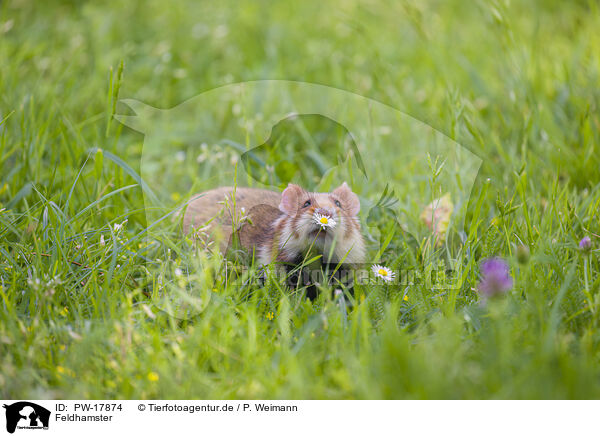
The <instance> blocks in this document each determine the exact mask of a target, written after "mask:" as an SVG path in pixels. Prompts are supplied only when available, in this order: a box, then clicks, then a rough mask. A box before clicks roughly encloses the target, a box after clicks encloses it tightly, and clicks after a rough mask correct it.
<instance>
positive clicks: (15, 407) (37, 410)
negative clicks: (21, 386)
mask: <svg viewBox="0 0 600 436" xmlns="http://www.w3.org/2000/svg"><path fill="white" fill-rule="evenodd" d="M3 407H4V408H5V409H6V431H8V432H9V433H14V432H15V430H16V429H17V428H26V429H48V425H49V422H50V411H49V410H48V409H46V408H44V407H42V406H39V405H37V404H35V403H30V402H29V401H19V402H17V403H13V404H10V405H7V404H4V405H3Z"/></svg>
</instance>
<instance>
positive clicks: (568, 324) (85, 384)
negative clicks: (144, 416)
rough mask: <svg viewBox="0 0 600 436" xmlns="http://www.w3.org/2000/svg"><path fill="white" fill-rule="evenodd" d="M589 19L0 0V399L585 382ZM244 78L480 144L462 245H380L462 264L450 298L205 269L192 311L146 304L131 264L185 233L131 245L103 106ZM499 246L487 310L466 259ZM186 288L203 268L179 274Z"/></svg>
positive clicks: (593, 92) (421, 394)
mask: <svg viewBox="0 0 600 436" xmlns="http://www.w3.org/2000/svg"><path fill="white" fill-rule="evenodd" d="M599 12H600V11H599V5H598V3H597V2H595V1H573V2H562V1H523V2H514V1H513V2H508V1H475V2H462V1H458V0H456V1H409V0H404V1H396V2H374V1H339V2H322V1H319V2H316V1H315V2H312V1H305V2H292V1H286V2H277V3H273V2H266V1H265V2H233V1H232V2H229V1H226V0H225V1H221V2H219V3H218V4H209V3H208V2H207V3H200V2H192V1H176V2H169V3H165V2H159V1H153V0H150V1H131V2H117V1H105V2H84V1H71V2H58V1H48V2H34V1H26V0H14V1H3V2H2V3H1V4H0V65H1V68H0V91H1V92H0V120H1V121H2V124H1V125H0V367H1V368H2V372H1V373H0V397H5V398H40V397H44V398H107V397H108V398H182V397H186V398H190V397H195V398H205V397H206V398H597V397H599V396H600V370H599V367H598V365H599V358H600V354H599V351H600V344H599V341H600V335H599V333H598V311H600V298H599V297H598V296H599V295H600V293H599V292H598V288H599V283H600V278H599V276H598V269H599V265H598V255H597V252H596V251H592V252H591V253H590V254H583V253H581V252H580V250H578V247H577V243H578V241H579V240H580V239H581V238H582V237H584V236H586V235H587V236H590V237H591V238H592V242H593V247H596V246H597V245H598V242H599V240H598V236H597V235H599V234H600V219H599V215H598V210H599V205H600V192H599V186H600V185H599V182H600V171H598V168H599V167H600V157H599V156H600V153H598V144H599V141H600V134H599V130H600V129H599V127H600V118H599V114H598V104H599V99H600V86H599V85H600V33H599V32H598V31H597V29H598V28H599V27H600V13H599ZM258 79H286V80H298V81H306V82H314V83H318V84H323V85H327V86H331V87H334V88H340V89H345V90H348V91H351V92H354V93H358V94H361V95H364V96H366V97H369V98H371V99H374V100H377V101H380V102H382V103H385V104H388V105H390V106H392V107H394V108H397V109H399V110H402V111H404V112H405V113H407V114H409V115H411V116H414V117H415V118H417V119H419V120H422V121H424V122H426V123H427V124H429V125H431V126H432V127H434V128H435V129H437V130H439V131H440V132H442V133H444V134H445V135H447V136H448V137H449V138H451V139H452V140H455V141H457V142H458V143H460V144H461V145H463V146H465V147H466V148H467V149H469V150H470V151H472V152H473V153H475V154H476V155H478V156H479V157H481V159H482V160H483V165H482V168H481V169H480V172H479V175H478V177H477V180H476V183H475V188H474V191H473V195H472V197H471V202H470V203H469V204H468V205H464V207H465V208H467V209H468V210H467V211H466V222H465V231H466V233H467V236H468V238H467V239H466V241H462V242H459V241H456V240H453V241H452V244H451V245H450V244H449V245H448V246H445V247H442V248H441V249H439V250H437V251H435V252H434V253H425V254H427V255H424V251H423V250H419V249H414V248H413V249H411V248H410V247H407V246H406V244H405V243H404V242H403V241H396V240H392V242H391V245H390V247H389V250H388V253H387V258H386V259H385V260H386V262H389V264H390V265H393V266H396V267H407V266H410V267H411V268H417V269H421V270H427V269H428V268H431V265H434V264H436V263H437V262H440V261H442V262H443V261H447V260H448V259H449V258H453V259H456V258H457V259H458V262H459V263H460V265H461V268H462V271H464V277H463V280H462V282H461V287H460V289H458V290H457V291H456V292H450V293H444V292H441V293H440V292H438V291H437V290H433V289H428V288H427V287H426V286H423V285H422V284H421V285H415V286H411V287H409V288H408V289H404V288H402V289H393V290H390V289H387V290H386V289H381V288H380V287H377V286H372V287H364V288H359V289H357V294H356V301H355V302H354V305H353V306H352V307H351V308H348V309H347V310H346V309H343V308H340V304H339V301H332V300H331V299H330V298H326V297H323V298H321V299H320V300H318V301H317V302H316V303H314V304H312V303H309V302H306V301H304V300H303V299H302V298H301V296H298V295H289V293H288V292H285V290H283V289H281V288H280V287H279V286H277V285H276V284H270V285H269V286H266V287H264V288H260V289H254V292H253V293H252V294H251V295H252V296H251V297H250V298H248V299H242V298H240V297H239V296H238V294H237V291H236V288H235V287H234V286H227V285H225V284H223V283H221V285H220V287H217V288H215V289H214V290H213V293H212V297H211V301H210V304H208V306H206V308H205V309H204V311H203V313H202V316H201V317H199V318H198V319H195V320H190V321H177V320H174V319H172V318H170V317H167V316H164V314H162V313H161V312H160V311H158V310H156V308H155V307H154V306H153V304H152V300H151V298H150V297H149V296H148V295H147V293H148V292H147V290H148V289H149V288H150V289H152V286H151V285H152V284H154V285H155V284H156V283H157V280H158V279H159V278H160V277H161V276H160V275H158V276H156V275H154V274H153V273H152V274H151V273H149V272H148V270H147V269H146V265H147V262H149V261H152V262H157V263H160V264H161V265H162V266H161V268H162V269H163V270H164V271H171V272H172V271H173V270H174V269H177V268H179V267H180V266H181V259H180V257H178V256H176V255H175V253H178V254H179V251H178V250H179V249H180V246H181V244H184V245H185V244H186V243H189V241H185V240H184V241H181V240H179V238H178V237H177V235H176V234H175V233H174V234H173V235H172V238H164V239H163V240H162V241H161V242H160V245H159V246H158V247H150V248H151V249H153V250H154V251H151V250H150V249H149V248H148V247H146V246H144V244H143V243H142V242H141V241H142V239H143V236H144V235H145V234H146V233H148V231H147V230H146V229H147V227H148V226H149V225H151V223H148V222H147V220H146V216H145V211H144V203H143V201H142V189H141V187H140V184H141V179H140V177H139V173H140V168H139V162H140V158H141V155H142V147H143V141H144V136H143V135H142V134H141V133H139V132H136V131H134V130H131V129H128V128H126V127H124V126H123V125H121V124H120V123H118V122H117V121H115V120H114V119H113V118H112V116H113V115H114V114H115V113H128V112H127V111H128V109H127V108H126V107H125V106H124V105H122V104H120V103H118V100H119V99H122V98H135V99H137V100H140V101H143V102H145V103H147V104H149V105H151V106H155V107H158V108H170V107H173V106H175V105H178V104H180V103H181V102H183V101H184V100H186V99H189V98H191V97H194V96H196V95H198V94H199V93H201V92H203V91H206V90H209V89H212V88H215V87H218V86H222V85H225V84H229V83H234V82H242V81H249V80H258ZM96 148H100V149H102V150H103V152H102V153H96V152H93V153H91V154H90V150H95V149H96ZM390 152H392V150H390ZM222 158H223V159H229V156H227V155H223V156H222ZM380 158H381V156H378V155H369V156H368V159H369V160H370V163H371V164H376V163H377V159H380ZM165 159H173V156H170V155H166V156H165ZM132 185H133V186H132ZM190 189H191V188H190ZM360 189H361V190H362V191H363V192H365V193H367V194H368V189H369V188H368V186H361V187H360ZM188 194H189V193H187V192H186V193H181V194H178V193H174V195H175V196H176V197H177V195H180V198H173V201H179V200H181V199H183V198H185V196H186V195H188ZM379 195H380V192H377V193H372V194H371V198H373V199H375V200H376V199H377V198H378V196H379ZM428 202H429V199H428V200H427V201H423V204H426V203H428ZM467 206H468V207H467ZM415 207H416V206H415ZM410 212H411V213H412V214H413V215H414V216H415V217H418V215H419V213H420V212H421V211H420V210H411V211H410ZM381 219H385V217H384V218H381ZM388 219H389V217H388ZM125 220H127V222H126V223H125V224H124V225H123V227H122V228H119V227H118V226H117V227H115V224H117V225H120V224H121V223H123V222H124V221H125ZM520 245H525V246H527V247H528V249H529V251H530V253H531V256H530V258H529V260H528V262H527V263H518V262H517V260H516V258H515V253H516V250H517V247H518V246H520ZM411 250H412V251H411ZM151 254H152V258H151V257H150V256H151ZM493 255H498V256H501V257H504V258H506V259H507V260H508V261H509V263H510V265H511V275H512V276H513V278H514V281H515V286H514V289H513V290H512V291H511V292H510V293H509V294H508V295H507V296H506V297H505V298H502V299H499V300H498V301H494V302H491V303H490V304H489V305H488V306H486V307H485V308H483V307H481V306H480V305H479V302H478V296H477V293H476V292H475V289H476V287H477V282H478V279H479V278H478V274H479V270H478V264H479V263H480V261H481V259H483V258H485V257H489V256H493ZM197 256H199V257H202V256H203V255H202V254H197ZM208 261H210V260H208ZM175 276H176V277H177V274H175ZM210 279H212V276H211V277H210ZM186 280H190V281H196V282H202V281H203V280H204V282H202V283H205V282H206V283H208V282H209V281H210V280H209V278H207V277H196V276H194V277H186V278H181V279H176V280H175V285H176V286H180V287H182V288H183V287H185V285H186V283H184V282H185V281H186ZM154 288H155V287H154ZM405 294H406V295H407V297H408V298H407V300H405V299H404V298H403V296H404V295H405ZM398 296H400V298H399V297H398Z"/></svg>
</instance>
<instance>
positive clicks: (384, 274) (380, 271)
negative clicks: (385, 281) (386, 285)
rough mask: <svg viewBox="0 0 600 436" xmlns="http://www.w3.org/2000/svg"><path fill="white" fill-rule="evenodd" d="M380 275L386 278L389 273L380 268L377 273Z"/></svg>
mask: <svg viewBox="0 0 600 436" xmlns="http://www.w3.org/2000/svg"><path fill="white" fill-rule="evenodd" d="M377 272H378V273H379V275H382V276H384V277H386V276H387V275H388V272H387V271H386V270H384V269H383V268H379V271H377Z"/></svg>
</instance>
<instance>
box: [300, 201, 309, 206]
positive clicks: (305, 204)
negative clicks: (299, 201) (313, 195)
mask: <svg viewBox="0 0 600 436" xmlns="http://www.w3.org/2000/svg"><path fill="white" fill-rule="evenodd" d="M308 206H310V200H306V203H304V206H302V207H308Z"/></svg>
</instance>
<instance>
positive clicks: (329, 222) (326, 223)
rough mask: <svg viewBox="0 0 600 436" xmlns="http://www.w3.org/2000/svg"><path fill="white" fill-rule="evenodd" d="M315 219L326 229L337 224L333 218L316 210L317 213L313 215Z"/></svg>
mask: <svg viewBox="0 0 600 436" xmlns="http://www.w3.org/2000/svg"><path fill="white" fill-rule="evenodd" d="M313 220H314V221H315V223H317V224H318V225H320V226H321V228H322V229H326V228H327V227H329V228H331V229H332V228H334V227H335V225H336V224H337V223H336V222H335V220H334V219H333V218H331V217H329V216H327V215H323V214H320V213H317V212H315V214H314V215H313Z"/></svg>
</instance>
